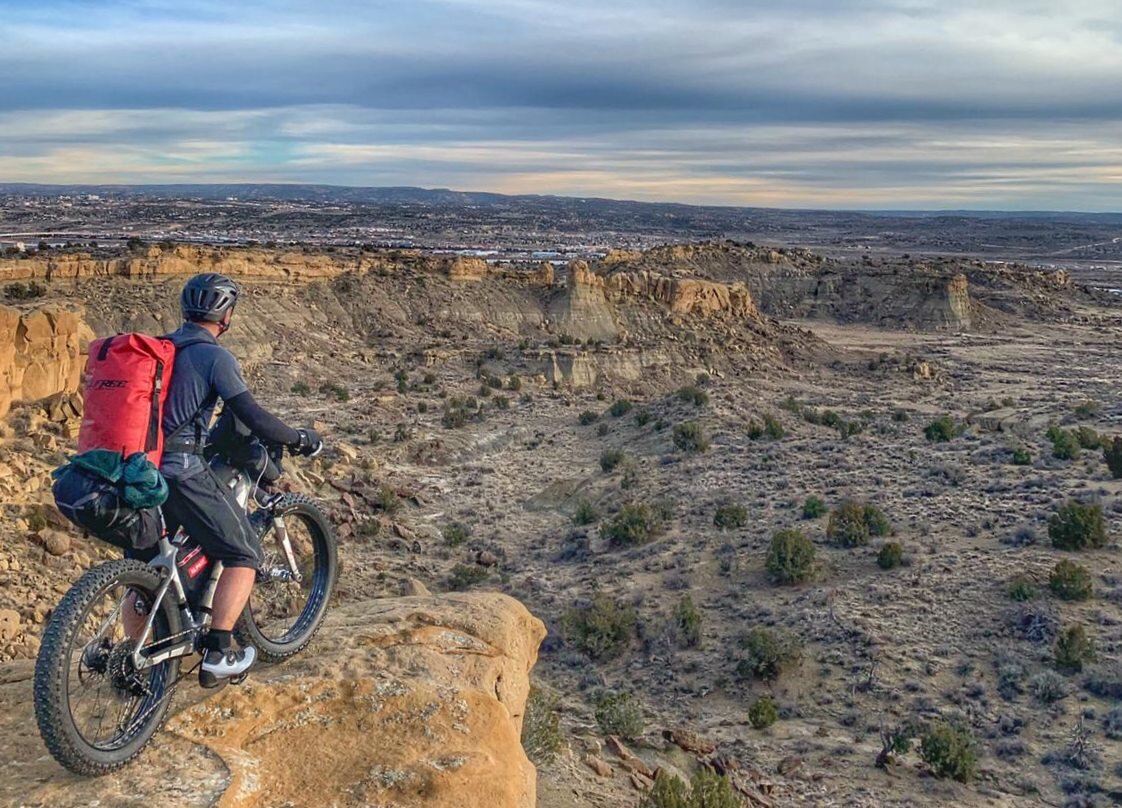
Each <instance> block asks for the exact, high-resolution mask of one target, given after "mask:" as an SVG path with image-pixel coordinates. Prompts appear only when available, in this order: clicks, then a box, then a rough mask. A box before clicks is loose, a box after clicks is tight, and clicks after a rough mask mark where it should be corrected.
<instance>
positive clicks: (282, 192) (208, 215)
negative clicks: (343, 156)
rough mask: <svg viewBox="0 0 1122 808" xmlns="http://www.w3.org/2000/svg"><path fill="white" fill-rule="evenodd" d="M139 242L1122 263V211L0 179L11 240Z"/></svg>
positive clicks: (2, 222)
mask: <svg viewBox="0 0 1122 808" xmlns="http://www.w3.org/2000/svg"><path fill="white" fill-rule="evenodd" d="M130 239H138V240H142V241H144V242H147V243H160V242H173V243H194V244H208V245H242V246H253V245H261V246H314V247H319V248H331V247H336V248H355V247H358V248H363V247H365V248H370V249H410V250H418V251H422V252H427V253H434V254H440V253H445V254H447V253H454V254H460V255H470V256H476V257H479V258H482V259H484V260H488V261H492V262H527V261H534V262H541V261H551V262H554V263H564V262H567V261H569V260H571V259H573V258H596V257H601V256H603V255H605V254H606V253H608V252H609V251H611V250H635V249H645V248H649V247H652V246H656V245H658V244H664V243H668V242H681V241H703V240H719V239H734V240H738V241H742V242H747V241H751V242H758V243H766V244H776V245H791V246H803V247H808V248H811V249H814V250H817V251H819V252H822V253H824V254H827V255H832V256H836V257H856V256H876V255H886V256H899V255H902V254H910V255H926V254H930V255H973V256H984V257H986V258H988V259H992V260H1007V261H1019V262H1025V263H1032V264H1039V265H1046V266H1077V267H1084V268H1096V269H1112V268H1116V267H1122V214H1081V213H986V212H970V211H939V212H912V211H909V212H845V211H841V212H838V211H795V210H774V209H764V208H730V207H700V206H690V205H676V204H655V203H642V202H626V201H615V200H606V199H582V198H572V197H553V196H502V195H498V194H485V193H478V194H476V193H464V192H457V191H447V190H426V189H418V188H343V187H333V186H301V185H293V186H288V185H189V186H42V185H20V184H7V185H5V184H0V250H4V251H6V252H7V253H8V254H19V253H29V252H35V251H37V250H40V249H79V248H83V249H94V250H114V249H120V248H121V247H123V246H125V245H126V244H127V243H128V242H129V240H130Z"/></svg>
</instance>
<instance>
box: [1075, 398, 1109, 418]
mask: <svg viewBox="0 0 1122 808" xmlns="http://www.w3.org/2000/svg"><path fill="white" fill-rule="evenodd" d="M1102 409H1103V405H1102V404H1100V403H1099V402H1097V401H1093V400H1091V399H1088V400H1087V401H1081V402H1080V403H1079V404H1077V405H1076V407H1075V417H1076V418H1095V417H1097V416H1098V414H1099V413H1100V412H1102Z"/></svg>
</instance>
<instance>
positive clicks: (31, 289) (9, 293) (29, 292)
mask: <svg viewBox="0 0 1122 808" xmlns="http://www.w3.org/2000/svg"><path fill="white" fill-rule="evenodd" d="M46 293H47V287H46V286H43V285H42V284H40V283H37V282H36V281H31V282H29V283H19V282H17V283H10V284H8V285H7V286H5V287H4V297H5V298H7V299H8V300H12V301H15V300H34V299H35V298H37V297H42V296H43V295H45V294H46Z"/></svg>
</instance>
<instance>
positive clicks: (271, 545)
mask: <svg viewBox="0 0 1122 808" xmlns="http://www.w3.org/2000/svg"><path fill="white" fill-rule="evenodd" d="M258 513H260V514H262V516H261V517H258V518H255V519H254V520H253V521H254V522H255V523H256V524H257V525H258V528H259V530H260V531H261V544H262V551H263V553H264V557H265V561H264V564H263V565H262V572H263V575H262V576H259V580H258V582H257V584H256V585H254V587H253V593H252V594H251V595H250V598H249V603H248V604H246V607H245V611H243V612H242V616H241V619H240V620H239V621H238V626H237V630H236V631H237V636H238V640H239V642H241V643H242V644H243V645H252V646H254V647H255V648H256V649H257V655H258V657H259V658H260V659H262V660H264V661H265V662H280V661H281V660H284V659H287V658H288V657H291V656H292V655H294V654H297V653H299V652H300V651H302V650H303V649H304V647H305V646H307V644H308V643H309V642H311V641H312V637H313V636H314V635H315V633H316V631H318V630H319V627H320V624H321V623H322V622H323V618H324V616H325V615H326V613H327V606H328V602H329V601H330V599H331V593H332V591H333V590H334V588H335V578H336V575H337V572H338V559H337V555H336V553H337V551H336V547H335V533H334V531H333V530H332V529H331V523H330V522H329V521H328V519H327V516H326V515H324V513H323V511H321V510H320V509H319V508H318V507H317V506H316V504H315V503H314V502H313V501H312V500H310V499H308V498H307V497H304V496H300V495H295V494H290V495H287V496H286V497H285V498H284V500H282V501H281V503H280V504H279V505H278V506H277V507H276V509H275V511H274V513H275V514H276V515H278V516H280V517H281V519H282V520H283V522H284V526H285V532H286V534H287V535H288V541H289V545H290V547H291V548H292V555H293V560H294V561H295V568H293V565H292V564H291V563H290V562H289V560H288V556H287V553H286V552H285V550H284V546H283V544H282V542H281V538H280V536H279V535H278V533H277V529H276V525H275V524H274V523H273V521H272V519H268V520H266V519H264V518H263V517H264V514H263V513H262V512H260V511H259V512H258ZM256 516H257V514H255V517H256ZM292 573H299V576H300V577H299V580H296V577H295V575H292ZM261 578H263V579H264V580H261Z"/></svg>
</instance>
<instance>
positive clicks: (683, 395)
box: [678, 384, 709, 407]
mask: <svg viewBox="0 0 1122 808" xmlns="http://www.w3.org/2000/svg"><path fill="white" fill-rule="evenodd" d="M678 398H679V399H681V400H682V401H684V402H686V403H687V404H693V405H694V406H695V407H704V406H705V405H706V404H708V403H709V394H708V393H706V392H705V391H704V390H702V389H700V388H699V387H695V386H694V385H692V384H691V385H686V386H685V387H683V388H681V389H680V390H679V391H678Z"/></svg>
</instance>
